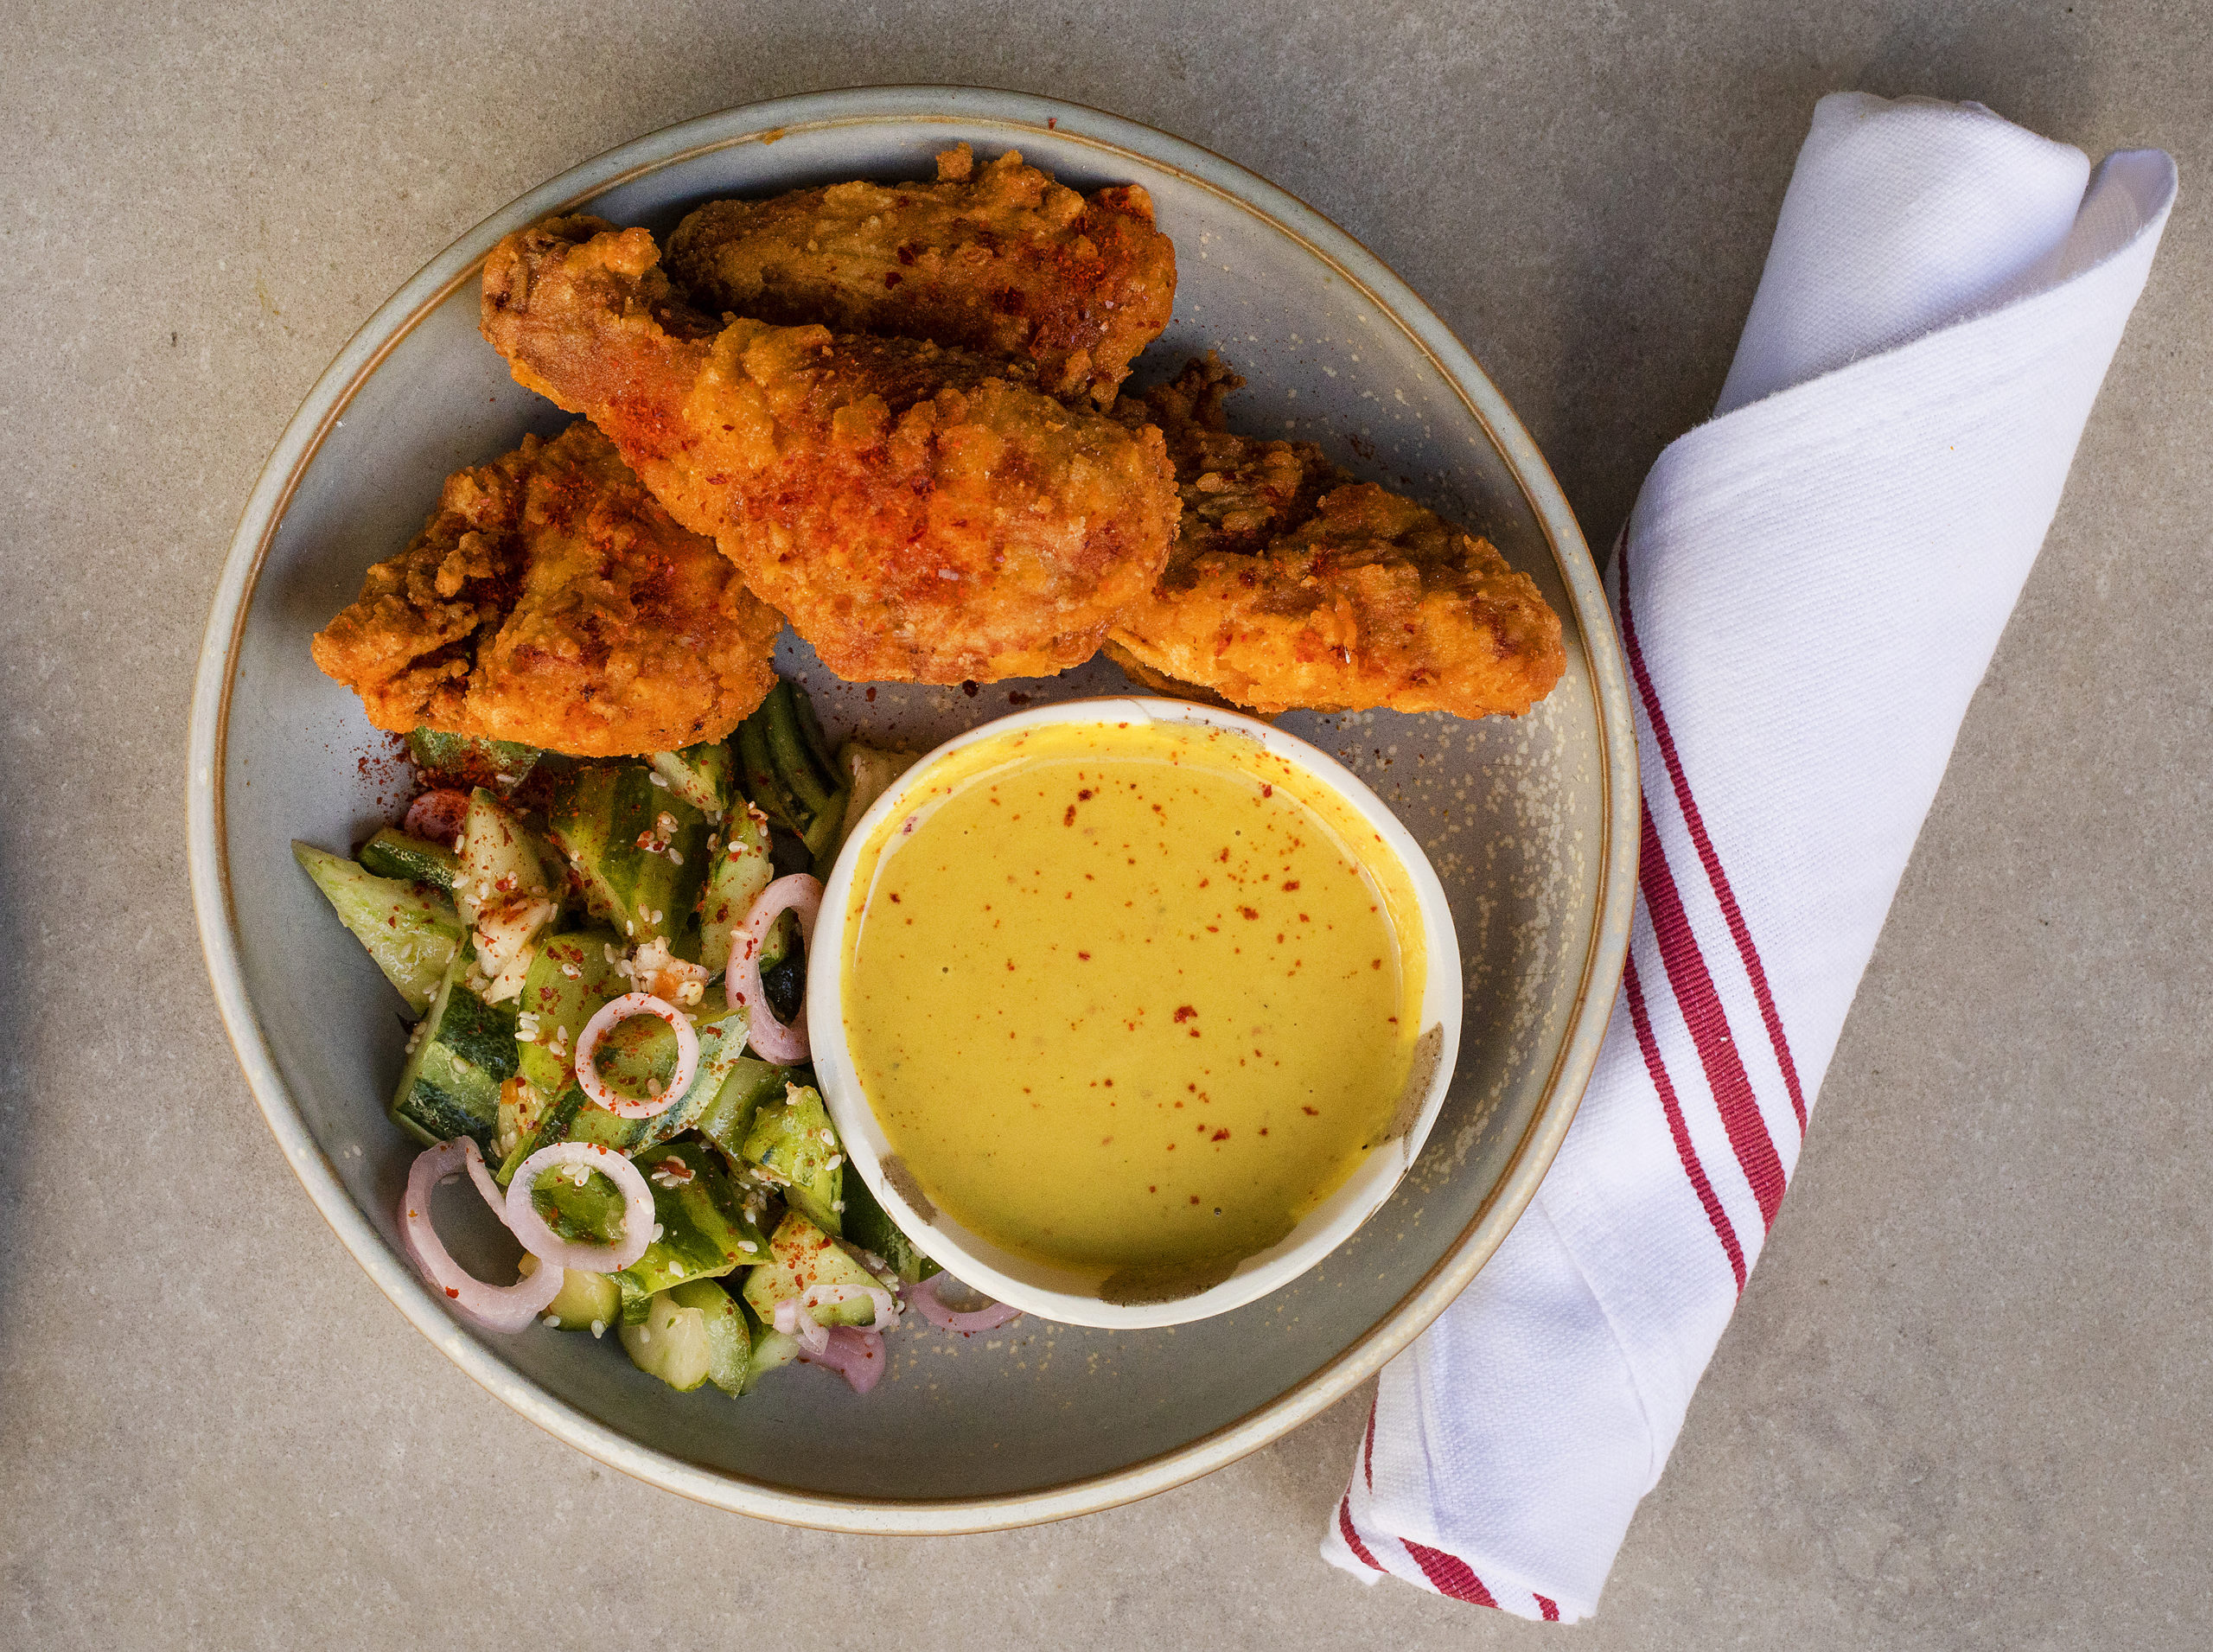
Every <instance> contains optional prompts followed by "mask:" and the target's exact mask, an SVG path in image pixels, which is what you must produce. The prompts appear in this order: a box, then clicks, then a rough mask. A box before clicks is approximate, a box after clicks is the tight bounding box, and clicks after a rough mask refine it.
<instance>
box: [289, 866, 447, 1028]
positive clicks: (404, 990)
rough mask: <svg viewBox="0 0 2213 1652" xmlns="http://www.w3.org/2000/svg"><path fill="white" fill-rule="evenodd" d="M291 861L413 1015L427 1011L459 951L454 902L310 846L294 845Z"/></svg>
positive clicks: (415, 885) (435, 891) (431, 891)
mask: <svg viewBox="0 0 2213 1652" xmlns="http://www.w3.org/2000/svg"><path fill="white" fill-rule="evenodd" d="M292 858H293V859H295V860H297V861H298V862H299V863H300V866H301V869H302V870H303V871H305V872H306V873H307V875H308V876H309V877H311V878H313V879H314V880H315V886H316V888H317V889H319V890H322V894H323V898H324V899H325V900H327V901H328V902H329V903H330V907H331V910H333V911H334V912H335V913H337V914H338V921H339V922H341V923H342V924H344V925H345V926H346V927H347V928H348V929H349V930H351V931H352V932H353V934H354V940H356V941H360V943H361V945H362V946H364V947H367V948H368V954H369V956H370V957H372V958H373V959H375V960H376V963H377V967H378V968H379V969H380V970H382V971H383V972H384V978H385V979H386V980H388V981H390V982H391V983H392V985H393V987H394V988H396V989H397V990H398V992H399V996H400V997H401V998H405V999H406V1000H407V1007H408V1008H409V1009H410V1010H412V1011H414V1012H415V1013H416V1014H417V1015H420V1014H422V1013H423V1011H425V1010H427V1009H428V1008H430V1000H431V998H433V997H435V996H436V994H437V990H438V983H439V981H440V980H441V979H443V977H444V975H445V973H446V971H447V969H448V968H449V967H450V966H451V965H452V963H453V961H454V959H455V958H456V956H457V955H458V954H460V952H461V945H462V934H463V931H462V927H461V918H460V915H459V914H457V913H456V911H455V910H454V906H453V903H452V902H451V901H449V900H448V899H446V897H445V896H443V895H441V894H439V893H438V892H437V890H429V889H424V888H421V887H419V886H418V885H417V884H415V883H402V882H401V881H399V879H398V878H393V877H378V876H377V875H376V874H375V873H374V872H373V871H369V870H368V869H367V867H365V866H362V865H360V864H358V863H356V862H354V861H351V860H348V859H347V858H345V857H344V856H343V855H334V854H332V853H330V852H329V851H328V850H325V849H317V848H316V847H315V845H312V844H305V843H297V842H296V843H294V844H293V845H292Z"/></svg>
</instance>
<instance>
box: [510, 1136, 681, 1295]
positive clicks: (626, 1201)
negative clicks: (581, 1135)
mask: <svg viewBox="0 0 2213 1652" xmlns="http://www.w3.org/2000/svg"><path fill="white" fill-rule="evenodd" d="M557 1164H570V1165H581V1166H583V1167H584V1169H585V1170H597V1171H598V1172H599V1173H600V1174H601V1175H602V1176H603V1177H607V1179H608V1180H609V1181H610V1182H612V1183H615V1186H616V1187H618V1188H620V1189H622V1240H621V1241H620V1242H619V1243H616V1244H613V1245H586V1244H584V1243H582V1242H580V1241H577V1240H573V1239H564V1238H562V1237H561V1235H560V1234H557V1233H555V1232H554V1231H553V1229H552V1228H550V1227H549V1226H547V1225H546V1221H545V1217H543V1216H541V1215H539V1214H538V1207H537V1206H536V1205H534V1204H533V1203H532V1202H530V1190H531V1188H532V1187H533V1185H535V1183H537V1181H538V1178H539V1176H540V1175H542V1174H544V1173H545V1171H546V1170H551V1169H552V1167H553V1166H555V1165H557ZM507 1226H508V1227H509V1228H513V1230H514V1235H515V1237H516V1238H517V1239H520V1241H522V1247H523V1248H524V1249H525V1250H526V1251H528V1252H529V1253H531V1254H532V1255H533V1256H535V1257H536V1258H538V1260H539V1261H541V1262H551V1263H552V1264H553V1265H554V1266H555V1267H557V1268H564V1267H572V1268H575V1269H577V1271H578V1272H584V1273H620V1272H622V1270H623V1269H624V1268H626V1267H628V1266H630V1264H631V1263H633V1262H635V1261H636V1260H638V1259H639V1258H640V1257H641V1256H643V1255H644V1254H645V1253H646V1247H647V1246H648V1245H650V1244H652V1243H653V1242H654V1232H655V1227H654V1190H652V1189H651V1188H650V1187H647V1185H646V1178H645V1177H643V1176H641V1175H640V1174H639V1172H638V1167H637V1166H636V1165H635V1164H632V1163H631V1162H630V1161H629V1160H628V1159H627V1158H624V1157H623V1156H622V1154H620V1153H618V1152H615V1151H614V1150H613V1149H611V1148H607V1147H603V1146H601V1145H599V1144H598V1143H597V1142H589V1141H557V1142H555V1143H554V1144H553V1145H552V1146H551V1147H541V1148H539V1150H538V1151H536V1152H534V1153H533V1154H532V1155H531V1156H530V1157H529V1158H526V1159H525V1160H523V1162H522V1163H521V1164H519V1165H517V1166H516V1167H515V1173H514V1179H513V1180H512V1181H511V1182H509V1183H507ZM546 1299H547V1300H548V1301H551V1300H552V1298H550V1297H549V1298H546Z"/></svg>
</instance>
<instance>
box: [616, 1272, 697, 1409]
mask: <svg viewBox="0 0 2213 1652" xmlns="http://www.w3.org/2000/svg"><path fill="white" fill-rule="evenodd" d="M622 1351H623V1352H624V1353H626V1354H628V1355H629V1356H630V1363H631V1364H633V1365H635V1366H636V1367H637V1368H639V1369H640V1370H641V1371H643V1372H644V1373H645V1374H646V1375H647V1376H657V1377H659V1378H660V1380H661V1381H663V1382H666V1384H668V1386H669V1387H672V1388H673V1389H675V1390H676V1391H677V1392H678V1393H679V1394H689V1393H691V1392H692V1389H694V1388H696V1387H698V1386H699V1385H700V1384H701V1383H703V1382H705V1381H706V1380H707V1377H708V1375H709V1374H710V1373H711V1371H712V1370H713V1368H714V1362H715V1349H714V1341H713V1338H712V1337H711V1336H709V1334H708V1331H707V1316H706V1315H705V1313H704V1312H702V1311H700V1310H698V1308H689V1307H686V1306H685V1305H684V1304H681V1303H679V1302H678V1301H676V1300H675V1299H674V1298H673V1296H657V1297H648V1298H647V1299H646V1301H645V1303H644V1304H642V1306H641V1310H640V1312H639V1314H638V1317H637V1318H636V1319H635V1320H629V1319H626V1320H624V1321H623V1323H622Z"/></svg>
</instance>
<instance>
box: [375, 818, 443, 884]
mask: <svg viewBox="0 0 2213 1652" xmlns="http://www.w3.org/2000/svg"><path fill="white" fill-rule="evenodd" d="M361 864H363V865H364V866H366V867H367V868H368V869H369V870H370V871H373V872H374V873H375V874H376V875H377V876H378V877H400V878H405V879H406V880H407V881H408V882H409V883H428V884H430V885H431V886H432V887H434V888H437V889H442V890H449V891H450V890H452V888H453V886H454V880H455V879H456V878H457V877H459V876H460V875H461V857H460V856H459V855H456V853H454V852H453V851H452V850H451V849H450V848H448V847H447V846H446V845H444V844H442V843H432V842H431V841H430V839H427V838H411V837H409V836H408V835H407V834H406V833H405V832H402V831H401V830H400V829H399V827H398V826H386V827H385V829H384V830H383V831H381V832H378V833H377V835H376V836H375V837H373V838H372V839H369V840H368V841H367V843H365V844H363V845H361Z"/></svg>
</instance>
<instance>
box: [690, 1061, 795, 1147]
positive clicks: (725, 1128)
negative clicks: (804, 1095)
mask: <svg viewBox="0 0 2213 1652" xmlns="http://www.w3.org/2000/svg"><path fill="white" fill-rule="evenodd" d="M791 1075H792V1069H791V1068H788V1067H778V1066H777V1065H775V1062H764V1061H762V1060H760V1059H758V1058H757V1057H756V1056H739V1057H738V1058H737V1060H736V1061H734V1062H731V1063H730V1070H729V1072H728V1073H727V1074H726V1075H724V1079H723V1083H722V1088H721V1089H720V1090H718V1091H717V1092H716V1094H715V1096H714V1099H713V1100H711V1101H709V1102H708V1103H707V1105H706V1107H704V1108H703V1109H701V1111H700V1113H699V1116H698V1119H695V1120H694V1121H693V1123H692V1128H693V1129H695V1130H697V1131H698V1132H699V1133H700V1134H701V1135H703V1136H705V1138H706V1139H708V1140H709V1141H711V1142H712V1143H714V1145H716V1146H717V1147H719V1148H721V1149H722V1150H723V1151H724V1152H725V1153H727V1154H729V1155H730V1158H734V1159H742V1158H744V1156H745V1138H746V1135H747V1133H748V1132H749V1131H751V1129H752V1128H753V1115H754V1114H755V1113H756V1112H757V1111H758V1110H759V1108H760V1107H761V1104H762V1102H764V1101H768V1100H774V1099H775V1098H776V1097H778V1096H781V1094H783V1093H784V1088H785V1086H786V1085H788V1083H790V1081H791Z"/></svg>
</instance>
